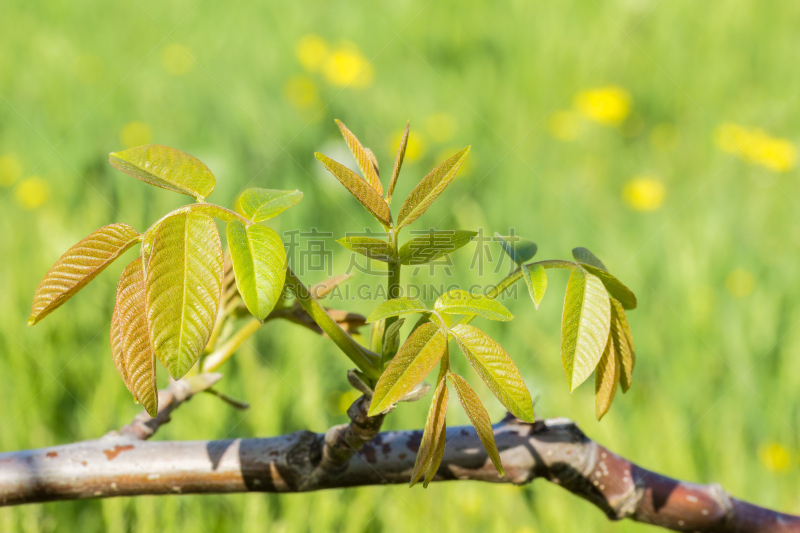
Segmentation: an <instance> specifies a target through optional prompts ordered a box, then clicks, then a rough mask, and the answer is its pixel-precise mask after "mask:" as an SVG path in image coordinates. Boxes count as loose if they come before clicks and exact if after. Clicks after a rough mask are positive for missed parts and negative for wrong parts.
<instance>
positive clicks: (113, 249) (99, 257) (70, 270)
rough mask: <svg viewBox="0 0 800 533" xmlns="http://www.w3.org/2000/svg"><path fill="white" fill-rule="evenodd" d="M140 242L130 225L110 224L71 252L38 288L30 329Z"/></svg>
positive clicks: (34, 298) (65, 255) (70, 250)
mask: <svg viewBox="0 0 800 533" xmlns="http://www.w3.org/2000/svg"><path fill="white" fill-rule="evenodd" d="M138 240H139V234H138V233H137V232H136V230H135V229H133V228H132V227H130V226H128V225H127V224H110V225H108V226H104V227H102V228H100V229H98V230H96V231H95V232H93V233H92V234H91V235H89V236H88V237H86V238H85V239H83V240H82V241H80V242H79V243H78V244H76V245H75V246H73V247H72V248H70V249H69V250H67V252H66V253H65V254H64V255H62V256H61V258H60V259H59V260H58V261H57V262H56V264H55V265H53V266H52V267H50V270H49V271H48V272H47V274H46V275H45V276H44V278H43V279H42V281H40V282H39V286H38V287H36V293H35V294H34V296H33V307H32V309H31V316H30V318H28V325H29V326H32V325H34V324H36V323H38V322H39V321H40V320H42V319H43V318H44V317H46V316H47V315H49V314H50V313H52V312H53V311H54V310H55V309H57V308H58V307H59V306H61V305H62V304H64V302H66V301H67V300H69V299H70V298H72V296H74V295H75V293H77V292H78V291H79V290H81V289H82V288H83V287H85V286H86V284H87V283H89V282H90V281H92V280H93V279H94V278H95V277H96V276H97V275H98V274H100V273H101V272H102V271H103V270H105V268H106V267H107V266H108V265H110V264H111V263H112V262H113V261H114V259H116V258H117V257H119V256H120V255H122V253H123V252H125V250H127V249H128V248H130V247H131V246H133V245H134V244H136V243H137V242H138Z"/></svg>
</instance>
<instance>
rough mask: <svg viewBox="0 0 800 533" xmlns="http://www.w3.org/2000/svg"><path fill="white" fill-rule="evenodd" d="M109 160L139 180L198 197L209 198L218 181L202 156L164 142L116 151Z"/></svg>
mask: <svg viewBox="0 0 800 533" xmlns="http://www.w3.org/2000/svg"><path fill="white" fill-rule="evenodd" d="M108 161H109V162H110V163H111V166H113V167H114V168H116V169H117V170H121V171H122V172H124V173H125V174H128V175H130V176H133V177H134V178H136V179H138V180H142V181H143V182H145V183H149V184H150V185H155V186H156V187H161V188H162V189H168V190H170V191H175V192H178V193H181V194H187V195H189V196H192V197H194V198H206V197H207V196H208V195H210V194H211V193H212V192H213V191H214V185H215V184H216V181H215V180H214V175H213V174H212V173H211V171H210V170H208V167H207V166H205V165H204V164H203V163H202V162H200V160H199V159H197V158H195V157H192V156H190V155H189V154H187V153H184V152H181V151H180V150H176V149H175V148H170V147H169V146H161V145H160V144H148V145H146V146H138V147H136V148H129V149H128V150H123V151H121V152H114V153H111V154H109V156H108Z"/></svg>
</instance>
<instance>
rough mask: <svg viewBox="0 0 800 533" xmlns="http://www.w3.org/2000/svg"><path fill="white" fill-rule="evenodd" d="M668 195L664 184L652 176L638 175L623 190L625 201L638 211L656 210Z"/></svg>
mask: <svg viewBox="0 0 800 533" xmlns="http://www.w3.org/2000/svg"><path fill="white" fill-rule="evenodd" d="M666 195H667V188H666V187H665V186H664V184H663V183H661V181H659V180H658V179H657V178H654V177H651V176H636V177H635V178H633V179H632V180H631V181H629V182H628V183H627V184H626V185H625V188H624V189H623V190H622V197H623V198H624V199H625V202H626V203H627V204H628V205H629V206H630V207H632V208H633V209H636V210H637V211H656V210H657V209H658V208H659V207H661V204H662V203H664V198H665V197H666Z"/></svg>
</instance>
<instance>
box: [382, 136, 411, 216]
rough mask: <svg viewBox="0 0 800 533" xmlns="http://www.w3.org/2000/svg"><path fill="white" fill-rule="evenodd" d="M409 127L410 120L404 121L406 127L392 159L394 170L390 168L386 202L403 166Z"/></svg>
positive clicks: (390, 199) (389, 199)
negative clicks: (390, 177) (390, 175)
mask: <svg viewBox="0 0 800 533" xmlns="http://www.w3.org/2000/svg"><path fill="white" fill-rule="evenodd" d="M410 127H411V123H410V122H406V129H405V131H403V137H402V138H401V139H400V146H398V147H397V158H396V159H395V160H394V170H392V179H391V181H390V182H389V190H388V191H387V192H386V203H387V204H390V203H391V201H392V193H394V187H395V185H397V177H398V176H399V175H400V168H401V167H402V166H403V158H405V156H406V146H407V145H408V131H409V128H410Z"/></svg>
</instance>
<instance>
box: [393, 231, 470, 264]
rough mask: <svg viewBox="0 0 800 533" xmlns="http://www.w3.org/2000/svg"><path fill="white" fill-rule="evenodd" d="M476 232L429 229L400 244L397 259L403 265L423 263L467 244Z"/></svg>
mask: <svg viewBox="0 0 800 533" xmlns="http://www.w3.org/2000/svg"><path fill="white" fill-rule="evenodd" d="M412 233H414V232H412ZM477 234H478V233H477V232H475V231H463V230H430V231H427V232H424V233H422V235H417V236H416V237H414V238H413V239H411V240H410V241H408V242H406V243H405V244H404V245H403V246H401V247H400V250H398V252H397V255H398V260H399V261H400V263H401V264H403V265H424V264H427V263H430V262H431V261H435V260H437V259H439V258H440V257H444V256H446V255H447V254H450V253H452V252H455V251H456V250H458V249H459V248H461V247H462V246H465V245H467V244H469V242H470V241H471V240H472V239H473V237H475V236H476V235H477Z"/></svg>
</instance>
